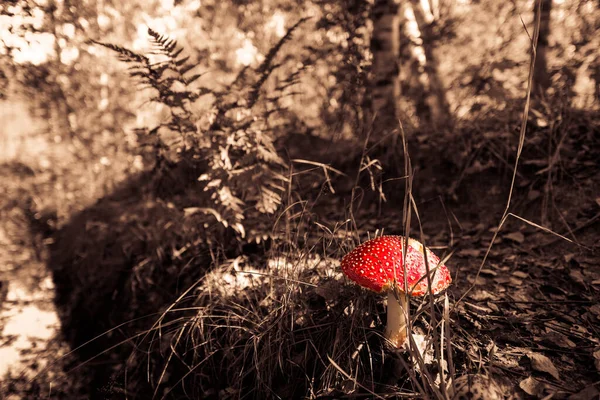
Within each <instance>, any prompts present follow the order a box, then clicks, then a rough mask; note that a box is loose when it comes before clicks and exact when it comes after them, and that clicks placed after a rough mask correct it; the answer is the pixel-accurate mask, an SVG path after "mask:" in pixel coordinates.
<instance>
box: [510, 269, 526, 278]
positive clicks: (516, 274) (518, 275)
mask: <svg viewBox="0 0 600 400" xmlns="http://www.w3.org/2000/svg"><path fill="white" fill-rule="evenodd" d="M513 275H514V276H516V277H517V278H521V279H525V278H527V277H528V276H529V274H528V273H527V272H523V271H515V272H514V273H513Z"/></svg>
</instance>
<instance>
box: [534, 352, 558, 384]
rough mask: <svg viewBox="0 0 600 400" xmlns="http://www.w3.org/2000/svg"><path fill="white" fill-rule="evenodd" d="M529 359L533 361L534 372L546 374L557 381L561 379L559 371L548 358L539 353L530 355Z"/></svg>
mask: <svg viewBox="0 0 600 400" xmlns="http://www.w3.org/2000/svg"><path fill="white" fill-rule="evenodd" d="M528 357H529V359H530V360H531V367H532V368H533V369H534V370H536V371H540V372H546V373H548V374H550V375H552V376H553V377H554V379H556V380H559V379H560V376H559V375H558V370H557V369H556V367H555V366H554V364H553V363H552V361H551V360H550V359H549V358H548V357H546V356H545V355H543V354H539V353H530V354H528Z"/></svg>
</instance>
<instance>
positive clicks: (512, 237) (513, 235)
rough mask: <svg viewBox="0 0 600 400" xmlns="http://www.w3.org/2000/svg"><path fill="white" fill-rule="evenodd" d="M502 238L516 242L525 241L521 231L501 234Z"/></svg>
mask: <svg viewBox="0 0 600 400" xmlns="http://www.w3.org/2000/svg"><path fill="white" fill-rule="evenodd" d="M503 238H504V239H509V240H512V241H513V242H517V243H519V244H521V243H523V242H524V241H525V236H524V235H523V233H521V232H511V233H507V234H506V235H504V236H503Z"/></svg>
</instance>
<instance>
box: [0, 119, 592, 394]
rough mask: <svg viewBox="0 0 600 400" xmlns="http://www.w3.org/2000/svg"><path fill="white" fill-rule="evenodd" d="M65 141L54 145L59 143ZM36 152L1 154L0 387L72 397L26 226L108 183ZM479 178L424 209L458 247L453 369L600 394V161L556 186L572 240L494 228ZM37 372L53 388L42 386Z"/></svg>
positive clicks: (533, 203) (47, 291)
mask: <svg viewBox="0 0 600 400" xmlns="http://www.w3.org/2000/svg"><path fill="white" fill-rule="evenodd" d="M23 118H24V117H23ZM36 136H42V134H41V133H38V134H36ZM60 146H61V144H60V143H55V144H54V145H52V149H56V148H60ZM22 151H23V152H27V151H28V147H27V146H24V147H23V148H22ZM45 151H46V150H44V151H42V153H43V154H45V153H44V152H45ZM53 151H54V150H53ZM39 156H40V155H39V154H34V155H32V156H31V157H27V155H26V154H25V155H23V154H20V155H19V157H12V156H11V157H5V159H3V160H0V162H1V165H0V170H1V172H2V176H3V179H2V182H0V191H1V192H2V193H5V195H3V197H2V198H1V199H0V213H1V214H0V246H1V247H0V310H1V311H0V373H1V374H3V375H4V376H5V377H4V379H3V380H2V384H1V385H0V390H1V391H0V395H4V396H5V397H4V398H6V399H26V398H32V397H36V396H37V397H40V398H48V399H53V398H57V399H58V398H76V397H75V393H76V394H78V395H79V396H81V398H85V395H81V393H82V392H83V391H84V389H83V388H82V386H83V385H84V384H85V380H80V379H79V375H78V372H71V373H67V372H66V371H69V370H71V369H73V367H74V365H73V364H72V362H73V360H70V359H69V357H68V356H67V357H65V355H66V354H67V353H68V350H69V347H68V344H67V343H66V342H65V341H64V340H62V336H61V333H60V321H61V316H60V311H57V309H56V307H55V306H54V282H53V281H52V279H51V276H52V275H51V272H50V271H49V270H48V268H47V266H46V263H47V261H48V260H47V257H48V254H47V250H46V247H45V244H46V243H47V242H45V240H46V239H45V238H44V235H43V234H42V233H41V232H40V231H36V230H32V229H31V227H32V224H33V225H35V224H36V223H39V221H40V220H43V218H42V217H41V214H43V210H44V209H47V208H50V209H54V212H55V213H56V212H57V208H59V207H57V205H58V204H57V203H59V202H61V203H62V204H60V210H58V217H57V218H58V221H59V222H62V223H65V222H66V221H67V220H68V218H69V217H70V215H72V214H74V213H75V211H76V210H80V209H82V208H85V207H86V205H89V204H92V203H93V201H94V200H95V199H97V198H101V197H102V196H103V195H104V194H106V192H110V188H111V185H112V184H104V185H101V184H98V183H95V185H98V189H97V190H94V191H92V192H93V193H91V192H90V191H89V189H87V190H88V192H86V193H85V195H84V196H82V195H81V192H83V191H84V190H85V189H83V188H84V185H85V182H86V180H88V181H89V176H88V175H86V176H77V174H78V173H79V172H78V171H77V169H74V168H72V167H69V165H68V162H65V163H64V164H62V165H60V164H59V166H60V167H61V168H64V169H63V170H60V171H58V172H57V170H56V165H55V164H53V163H54V162H57V163H60V158H61V156H60V154H59V155H56V154H55V155H54V156H53V157H52V159H51V160H49V162H50V163H49V164H48V165H45V167H44V165H42V167H40V164H39ZM96 164H97V163H96ZM124 170H125V168H121V167H115V168H114V171H116V172H115V173H114V174H113V175H112V176H110V180H111V181H115V182H116V181H119V180H122V179H123V178H124V177H125V175H124V172H123V171H124ZM571 172H572V171H571ZM571 172H570V173H571ZM69 174H70V176H69ZM105 174H107V173H105ZM486 174H487V175H486ZM107 175H110V174H107ZM74 177H77V178H78V179H80V180H81V182H83V183H82V185H80V186H79V187H74V188H73V187H72V188H71V189H67V190H66V191H62V192H61V191H60V190H57V189H56V188H57V186H56V184H57V182H59V183H60V182H64V181H67V180H73V178H74ZM107 180H108V179H107ZM477 180H480V181H481V182H486V183H485V184H482V185H478V184H477V183H471V184H470V187H469V190H470V191H471V192H470V193H469V195H468V196H467V197H466V198H464V199H463V201H464V200H466V201H467V202H466V203H464V202H463V206H464V205H468V209H467V208H465V207H463V209H462V210H461V209H460V208H461V207H460V204H454V205H453V206H452V211H453V213H452V216H451V217H447V216H445V215H443V214H441V213H440V212H439V210H438V212H437V214H438V215H436V212H433V213H430V214H427V210H425V212H424V215H425V217H426V218H425V222H424V224H423V229H424V231H425V232H426V237H427V243H428V245H430V246H432V247H433V248H434V249H437V250H436V251H440V252H441V251H443V250H445V249H448V246H447V243H452V248H453V249H456V252H455V253H454V255H453V257H452V258H451V259H450V261H449V262H448V265H449V266H450V269H451V271H452V276H453V281H454V284H453V286H452V287H451V288H450V289H449V295H450V304H451V311H450V316H451V321H452V329H453V343H452V344H453V346H454V350H455V358H454V363H455V364H456V366H457V371H459V372H460V373H461V374H465V373H469V374H479V375H481V376H486V377H490V378H491V379H493V380H494V382H495V383H496V385H497V386H498V387H500V390H501V392H502V393H503V395H504V396H505V397H510V396H512V397H513V398H545V399H549V398H554V399H563V398H568V399H572V400H592V399H598V398H600V235H599V234H598V232H600V230H599V224H600V165H599V164H598V163H597V162H593V163H584V164H582V166H581V168H578V169H577V171H576V172H572V173H571V175H570V177H569V179H565V180H564V181H562V182H557V183H556V184H555V185H554V186H553V187H552V193H551V195H552V199H554V203H553V204H552V205H551V207H554V208H555V209H557V210H560V212H559V214H558V215H557V217H558V218H559V220H560V219H562V221H558V222H557V223H555V224H554V226H556V227H557V228H556V231H558V233H560V234H563V235H564V236H567V237H568V238H570V239H571V240H573V242H572V243H569V242H567V241H566V240H564V239H561V238H558V237H557V236H555V235H552V234H550V233H548V232H544V231H543V230H542V229H540V228H539V227H535V226H533V225H532V224H528V223H526V222H524V221H523V220H520V219H518V218H516V217H509V219H508V222H507V223H506V224H505V225H504V226H503V227H502V229H501V230H500V231H499V232H498V234H497V235H496V232H497V228H498V224H499V222H500V219H499V217H500V216H501V215H502V211H503V209H504V205H503V203H504V202H505V201H506V194H507V191H506V184H505V183H504V181H503V180H500V179H499V178H496V177H494V176H490V175H489V171H488V172H486V173H485V174H482V176H481V177H478V178H477ZM495 181H497V182H495ZM466 184H467V183H465V185H466ZM478 187H479V188H478ZM477 188H478V189H477ZM75 191H79V192H77V193H73V192H75ZM65 192H66V193H69V192H71V195H69V196H66V194H65ZM103 192H104V193H103ZM546 194H547V193H546ZM338 195H340V196H341V195H343V194H342V193H338ZM519 195H520V196H522V198H523V199H524V200H523V201H522V202H521V203H520V207H519V209H518V212H517V213H518V214H519V215H520V216H523V217H524V218H529V219H531V220H539V219H540V217H539V216H540V215H541V214H542V209H543V207H542V206H540V204H542V203H541V199H540V196H541V197H542V198H544V196H545V194H544V193H540V192H539V191H537V190H533V189H532V190H529V191H527V190H520V192H519ZM52 196H57V198H56V199H54V200H53V199H52ZM82 198H85V200H82ZM492 198H493V199H492ZM494 199H498V200H494ZM52 203H54V204H52ZM65 203H69V204H70V205H71V206H70V207H65ZM328 203H330V204H329V205H327V204H326V205H323V206H320V208H319V210H320V211H319V212H320V213H321V214H322V215H323V217H322V218H321V219H320V223H321V224H322V225H329V226H334V225H336V224H337V223H338V222H339V221H341V220H343V218H344V215H342V214H343V213H340V212H339V211H340V210H339V204H337V205H336V203H335V201H334V200H332V196H331V195H330V196H329V200H328ZM424 208H426V207H424ZM521 211H522V214H521V213H520V212H521ZM325 215H326V216H325ZM432 215H433V217H432ZM355 217H356V220H357V222H359V225H360V228H359V231H360V233H361V234H363V233H366V232H371V233H373V232H375V231H376V230H377V229H381V228H382V227H383V226H386V232H388V233H396V232H397V230H398V229H401V223H400V222H399V221H401V220H402V218H401V213H400V212H399V211H398V210H396V212H394V211H393V210H392V211H390V210H389V207H388V211H387V212H386V214H385V217H375V216H374V213H373V211H372V210H371V209H368V210H366V211H363V212H361V213H357V214H356V216H355ZM440 220H444V221H445V220H451V221H452V222H450V223H446V225H450V226H452V227H453V228H452V229H451V230H448V229H444V230H443V231H441V230H440V228H439V226H440ZM35 221H38V222H35ZM42 222H43V223H46V222H47V221H46V220H43V221H42ZM392 231H396V232H392ZM492 240H493V243H492V246H490V243H491V242H492ZM488 248H489V249H491V250H490V251H489V254H487V257H486V260H485V263H483V259H484V256H485V255H486V253H487V250H488ZM107 306H108V305H105V307H107ZM7 361H8V362H7ZM49 363H50V364H49ZM70 363H71V364H70ZM8 364H10V365H8ZM76 366H77V365H75V367H76ZM46 367H48V368H46ZM40 371H43V374H44V375H45V378H44V379H43V382H44V384H45V383H47V382H52V385H51V386H43V384H40V383H39V382H37V379H38V377H39V374H40ZM484 398H485V397H484Z"/></svg>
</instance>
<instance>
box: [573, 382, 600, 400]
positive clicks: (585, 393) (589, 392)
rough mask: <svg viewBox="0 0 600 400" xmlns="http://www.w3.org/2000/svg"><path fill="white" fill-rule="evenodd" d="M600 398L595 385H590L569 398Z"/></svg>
mask: <svg viewBox="0 0 600 400" xmlns="http://www.w3.org/2000/svg"><path fill="white" fill-rule="evenodd" d="M598 396H600V391H598V389H596V387H595V386H594V385H590V386H588V387H586V388H585V389H583V390H582V391H580V392H578V393H575V394H573V395H571V396H569V400H596V399H598Z"/></svg>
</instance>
